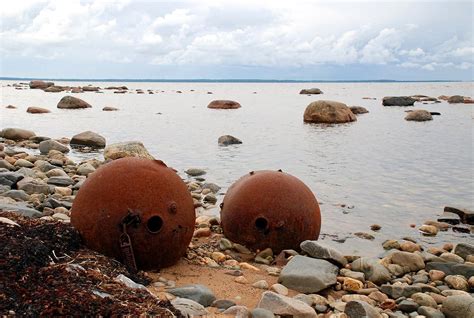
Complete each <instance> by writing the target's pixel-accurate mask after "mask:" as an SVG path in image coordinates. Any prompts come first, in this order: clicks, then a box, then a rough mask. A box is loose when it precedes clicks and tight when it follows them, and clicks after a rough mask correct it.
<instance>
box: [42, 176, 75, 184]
mask: <svg viewBox="0 0 474 318" xmlns="http://www.w3.org/2000/svg"><path fill="white" fill-rule="evenodd" d="M47 183H48V184H52V185H55V186H59V187H67V186H70V185H73V184H74V180H72V179H71V178H70V177H69V176H67V177H51V178H49V179H48V181H47Z"/></svg>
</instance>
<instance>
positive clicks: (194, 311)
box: [171, 297, 209, 317]
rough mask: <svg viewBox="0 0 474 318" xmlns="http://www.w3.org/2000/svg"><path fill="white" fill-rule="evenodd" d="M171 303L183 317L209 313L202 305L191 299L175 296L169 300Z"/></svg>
mask: <svg viewBox="0 0 474 318" xmlns="http://www.w3.org/2000/svg"><path fill="white" fill-rule="evenodd" d="M171 304H172V305H173V306H174V307H175V308H176V309H178V310H179V311H180V312H181V313H182V314H183V316H185V317H199V316H206V315H208V314H209V313H208V312H207V310H206V308H204V306H203V305H201V304H199V303H197V302H195V301H194V300H191V299H186V298H180V297H177V298H175V299H173V300H171Z"/></svg>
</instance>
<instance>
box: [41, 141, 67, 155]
mask: <svg viewBox="0 0 474 318" xmlns="http://www.w3.org/2000/svg"><path fill="white" fill-rule="evenodd" d="M39 150H40V152H41V154H43V155H47V154H48V153H49V151H50V150H57V151H60V152H62V153H68V152H69V147H68V146H66V145H63V144H62V143H60V142H57V141H56V140H52V139H50V140H45V141H42V142H40V144H39Z"/></svg>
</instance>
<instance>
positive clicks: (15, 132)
mask: <svg viewBox="0 0 474 318" xmlns="http://www.w3.org/2000/svg"><path fill="white" fill-rule="evenodd" d="M33 136H35V133H34V132H32V131H31V130H26V129H21V128H5V129H3V130H2V131H1V132H0V137H3V138H5V139H11V140H16V141H19V140H27V139H30V138H31V137H33Z"/></svg>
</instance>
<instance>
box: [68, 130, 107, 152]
mask: <svg viewBox="0 0 474 318" xmlns="http://www.w3.org/2000/svg"><path fill="white" fill-rule="evenodd" d="M70 144H71V147H73V146H79V147H84V146H86V147H92V148H104V147H105V138H104V137H103V136H101V135H99V134H98V133H95V132H93V131H84V132H81V133H79V134H77V135H74V136H73V137H72V138H71V142H70Z"/></svg>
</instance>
